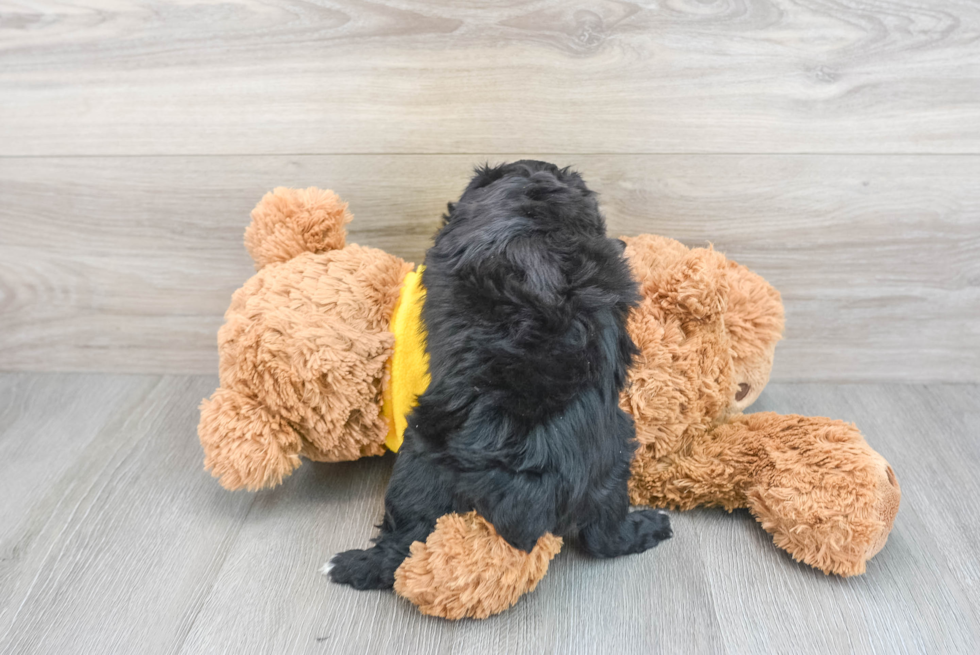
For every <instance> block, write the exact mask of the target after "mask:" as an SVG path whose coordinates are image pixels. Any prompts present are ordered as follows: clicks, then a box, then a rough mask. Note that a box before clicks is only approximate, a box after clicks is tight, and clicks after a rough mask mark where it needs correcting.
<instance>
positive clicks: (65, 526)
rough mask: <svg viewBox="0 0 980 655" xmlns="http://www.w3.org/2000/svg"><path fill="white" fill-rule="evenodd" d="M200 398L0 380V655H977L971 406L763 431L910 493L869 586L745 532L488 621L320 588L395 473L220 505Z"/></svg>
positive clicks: (789, 393) (858, 405)
mask: <svg viewBox="0 0 980 655" xmlns="http://www.w3.org/2000/svg"><path fill="white" fill-rule="evenodd" d="M215 384H216V378H214V377H210V376H132V375H107V374H27V373H13V374H4V375H0V426H2V427H0V430H2V431H0V498H2V499H3V502H2V504H0V653H3V654H4V655H7V654H10V655H22V654H24V653H58V654H59V655H62V654H69V653H85V654H88V653H141V654H151V653H236V654H238V653H415V654H429V653H509V654H516V653H535V654H536V653H544V652H554V653H599V652H602V653H660V652H662V653H682V652H683V653H687V652H691V653H750V652H760V653H761V652H771V653H847V652H850V653H889V654H893V653H964V654H967V653H976V652H977V649H978V648H980V545H978V544H980V517H978V513H977V510H976V498H977V496H978V495H980V477H978V475H977V471H978V470H980V443H978V440H977V435H978V434H980V404H978V401H977V399H978V396H980V388H978V387H977V386H975V385H927V386H922V385H920V386H913V385H826V384H774V385H772V386H771V388H769V389H767V391H766V392H765V394H764V395H763V397H762V398H761V399H760V400H759V402H758V403H757V404H756V407H755V408H754V409H760V410H763V409H764V410H773V411H779V412H800V413H806V414H815V415H820V414H823V415H830V416H835V417H839V418H844V419H848V420H852V421H855V422H857V423H858V424H859V425H861V426H862V427H863V429H864V431H865V433H866V435H867V437H868V439H869V440H870V441H871V443H872V444H873V445H874V446H875V447H876V448H877V449H878V450H879V451H880V452H881V453H882V454H883V455H884V456H885V457H886V458H887V459H888V460H889V461H890V462H891V464H892V465H893V467H894V469H895V470H896V472H897V473H898V476H899V480H900V482H901V484H902V490H903V498H902V508H901V512H900V513H899V515H898V519H897V521H896V523H895V528H894V531H893V532H892V535H891V537H890V539H889V541H888V544H887V546H886V547H885V549H884V550H883V551H882V552H881V553H880V554H879V555H878V556H877V557H876V558H875V559H874V560H872V562H871V564H870V566H869V569H868V572H867V574H865V575H864V576H861V577H858V578H853V579H849V580H844V579H841V578H837V577H827V576H824V575H823V574H821V573H817V572H815V571H814V570H812V569H810V568H808V567H806V566H803V565H800V564H797V563H795V562H793V561H792V560H791V559H790V558H789V557H788V556H786V555H785V554H784V553H782V552H781V551H779V550H777V549H776V548H775V547H774V546H773V545H772V543H771V541H770V539H769V538H768V537H767V535H766V534H765V533H764V532H763V531H762V530H761V529H760V528H759V527H758V526H757V525H756V524H755V522H754V521H753V520H752V518H751V517H750V516H748V515H747V514H745V513H735V514H734V515H728V514H726V513H724V512H723V511H707V510H705V511H694V512H687V513H674V514H673V516H672V518H673V521H674V530H675V536H674V538H673V539H672V540H671V541H669V542H666V543H665V544H663V545H661V546H660V547H658V548H657V549H656V550H654V551H652V552H648V553H646V554H643V555H638V556H633V557H628V558H622V559H617V560H609V561H594V560H590V559H587V558H585V557H583V556H581V555H579V554H577V553H575V552H573V551H571V550H570V549H569V550H566V552H563V553H562V554H560V555H559V556H558V558H557V559H556V560H555V562H554V564H553V565H552V568H551V571H550V572H549V574H548V576H547V577H546V578H545V580H544V581H543V582H542V583H541V585H540V586H539V588H538V590H537V591H536V592H534V593H533V594H532V595H530V596H528V597H526V598H524V599H523V600H521V601H520V603H519V604H518V605H517V606H516V607H514V608H513V609H512V610H511V611H509V612H507V613H506V614H503V615H501V616H499V617H495V618H491V619H489V620H486V621H482V622H481V621H462V622H456V623H452V622H446V621H443V620H440V619H431V618H428V617H424V616H422V615H420V614H419V613H418V612H416V611H415V609H414V608H413V607H411V606H410V605H408V604H407V603H406V602H404V601H402V600H400V599H398V598H397V597H395V596H394V595H393V594H391V593H386V592H355V591H352V590H350V589H348V588H346V587H339V586H336V585H332V584H330V583H329V582H327V581H326V579H325V578H323V577H322V576H320V575H319V574H318V572H317V569H318V568H319V566H320V565H321V564H322V563H323V562H324V561H325V560H326V559H327V558H328V557H329V556H330V555H332V554H333V553H335V552H337V551H339V550H342V549H345V548H349V547H354V546H361V545H365V544H366V543H367V540H368V538H369V537H370V536H371V534H372V527H371V526H372V525H373V524H374V523H376V522H377V521H378V519H379V516H380V512H381V499H382V494H383V490H384V486H385V481H386V479H387V476H388V474H389V471H390V469H391V459H390V458H378V459H372V460H369V461H360V462H356V463H351V464H340V465H327V464H309V463H307V464H305V465H304V466H303V467H302V468H300V469H299V471H297V473H296V474H295V475H294V476H293V477H292V478H290V479H289V480H288V481H287V482H286V483H285V484H284V485H283V486H282V487H280V488H279V489H277V490H274V491H269V492H263V493H258V494H248V493H229V492H226V491H224V490H223V489H221V487H220V486H219V485H218V484H217V483H216V482H215V481H214V480H213V479H212V478H210V477H209V476H208V475H207V474H206V473H205V472H204V471H203V470H202V468H201V457H202V455H201V450H200V446H199V445H198V443H197V439H196V435H195V425H196V421H197V411H196V405H197V403H198V401H199V400H200V399H201V398H202V397H204V396H205V395H207V394H208V393H209V392H210V391H211V390H212V388H213V387H214V386H215Z"/></svg>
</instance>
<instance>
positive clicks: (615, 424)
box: [326, 161, 671, 589]
mask: <svg viewBox="0 0 980 655" xmlns="http://www.w3.org/2000/svg"><path fill="white" fill-rule="evenodd" d="M444 221H445V222H444V225H443V227H442V229H441V230H440V231H439V233H438V234H437V235H436V238H435V243H434V245H433V246H432V248H430V249H429V251H428V253H426V256H425V271H424V272H423V274H422V282H423V285H424V286H425V289H426V297H425V303H424V305H423V308H422V318H423V320H424V322H425V325H426V327H427V329H428V339H427V350H428V353H429V357H430V373H431V376H432V382H431V383H430V385H429V388H428V389H427V390H426V392H425V393H424V394H423V395H422V396H421V397H419V399H418V406H417V407H416V408H415V409H414V410H413V411H412V412H411V414H410V415H409V417H408V428H407V429H406V431H405V441H404V443H403V445H402V447H401V449H400V451H399V453H398V459H397V461H396V462H395V467H394V471H393V473H392V476H391V481H390V483H389V486H388V491H387V494H386V495H385V515H384V521H383V522H382V524H381V534H380V535H379V536H378V537H377V538H376V539H375V540H374V543H375V545H374V547H372V548H369V549H367V550H349V551H347V552H344V553H340V554H339V555H337V556H335V557H334V558H333V559H332V560H331V562H330V563H329V564H328V565H327V567H326V570H328V571H329V574H330V577H331V578H332V579H333V581H334V582H340V583H343V584H349V585H351V586H353V587H356V588H358V589H377V588H389V587H391V586H393V584H394V573H395V569H397V568H398V567H399V565H401V563H402V561H403V560H404V559H405V558H406V557H408V554H409V546H410V545H411V544H412V542H413V541H425V539H426V537H427V536H428V535H429V534H430V533H431V532H432V530H433V529H434V528H435V523H436V519H438V518H439V517H440V516H442V515H444V514H448V513H450V512H459V513H464V512H468V511H470V510H474V509H475V510H476V511H477V512H479V513H480V515H482V516H483V517H484V518H485V519H487V520H488V521H489V522H490V523H491V524H493V526H494V528H496V530H497V532H498V533H499V534H500V535H501V536H502V537H503V538H504V539H506V540H507V541H508V542H509V543H510V544H511V545H513V546H514V547H516V548H520V549H522V550H524V551H530V550H531V549H532V548H533V547H534V545H535V544H536V543H537V540H538V538H539V537H541V536H542V535H543V534H545V533H546V532H551V533H553V534H555V535H560V536H568V535H570V534H574V533H576V532H577V533H578V535H579V539H580V543H581V545H582V546H583V547H584V549H585V550H586V551H587V552H588V553H590V554H592V555H594V556H596V557H615V556H617V555H625V554H627V553H639V552H642V551H644V550H647V549H648V548H651V547H653V546H655V545H656V544H657V543H659V542H660V541H662V540H664V539H666V538H668V537H670V536H671V531H670V523H669V521H668V519H667V516H666V514H664V513H662V512H659V511H654V510H642V511H636V512H632V513H631V512H629V498H628V494H627V487H626V485H627V480H628V479H629V474H630V461H631V460H632V458H633V451H634V449H635V447H636V444H635V441H634V428H633V421H632V419H631V418H630V417H629V415H627V414H626V413H625V412H624V411H623V410H621V409H620V408H619V392H620V390H621V389H622V388H623V385H624V384H625V382H626V373H627V369H628V367H629V365H630V361H631V359H632V357H633V354H634V352H635V346H634V345H633V342H632V340H631V339H630V337H629V334H628V333H627V331H626V318H627V315H628V314H629V311H630V308H631V307H632V306H633V305H634V303H635V302H636V301H637V299H638V294H637V289H636V284H635V283H634V282H633V280H632V278H631V276H630V272H629V268H628V265H627V262H626V261H625V259H624V258H623V256H622V250H623V244H622V242H621V241H618V240H613V239H608V238H606V227H605V221H604V219H603V217H602V215H601V214H600V213H599V209H598V205H597V203H596V197H595V194H594V193H593V192H592V191H590V190H589V189H588V188H587V187H586V186H585V183H584V182H583V181H582V178H581V177H579V175H578V174H577V173H574V172H572V171H569V170H568V169H558V168H557V167H556V166H554V165H552V164H547V163H544V162H537V161H519V162H516V163H513V164H506V165H502V166H498V167H495V168H490V167H486V168H483V169H478V170H477V174H476V176H475V177H474V178H473V181H472V182H471V183H470V185H469V186H468V187H467V188H466V191H465V192H464V193H463V195H462V197H461V198H460V199H459V202H458V203H456V204H455V205H453V204H450V205H449V213H448V214H447V215H446V216H445V217H444Z"/></svg>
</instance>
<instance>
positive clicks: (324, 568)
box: [320, 561, 333, 575]
mask: <svg viewBox="0 0 980 655" xmlns="http://www.w3.org/2000/svg"><path fill="white" fill-rule="evenodd" d="M332 568H333V561H330V562H327V563H326V564H324V565H323V566H322V567H321V568H320V573H322V574H323V575H330V569H332Z"/></svg>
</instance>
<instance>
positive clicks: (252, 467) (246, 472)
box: [197, 387, 302, 491]
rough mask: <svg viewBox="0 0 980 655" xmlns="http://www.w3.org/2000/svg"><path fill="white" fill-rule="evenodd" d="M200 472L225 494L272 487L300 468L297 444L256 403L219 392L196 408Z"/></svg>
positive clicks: (286, 429)
mask: <svg viewBox="0 0 980 655" xmlns="http://www.w3.org/2000/svg"><path fill="white" fill-rule="evenodd" d="M197 433H198V437H200V439H201V445H202V446H203V447H204V467H205V468H206V469H208V470H210V471H211V475H213V476H214V477H216V478H219V481H220V482H221V485H222V486H223V487H225V488H226V489H229V490H235V489H242V488H245V489H248V490H249V491H256V490H258V489H262V488H265V487H274V486H276V485H277V484H280V483H281V482H282V479H283V478H284V477H285V476H287V475H289V474H290V473H292V472H293V471H294V470H295V469H296V468H297V467H298V466H299V465H300V458H299V452H300V449H301V448H302V440H301V439H300V436H299V435H298V434H297V433H296V431H295V430H294V429H293V427H292V426H291V425H290V424H289V422H288V421H286V420H285V419H284V418H282V417H281V416H278V415H277V414H276V413H274V412H272V411H271V410H270V409H269V408H267V407H265V406H264V405H262V404H261V403H259V402H258V401H256V400H255V399H253V398H251V397H249V396H246V395H243V394H240V393H238V392H237V391H234V390H231V389H226V388H223V387H222V388H219V389H218V390H217V391H215V392H214V393H213V394H212V395H211V398H209V399H206V400H204V401H203V402H202V403H201V422H200V423H199V424H198V428H197Z"/></svg>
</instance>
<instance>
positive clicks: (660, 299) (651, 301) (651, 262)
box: [621, 235, 783, 457]
mask: <svg viewBox="0 0 980 655" xmlns="http://www.w3.org/2000/svg"><path fill="white" fill-rule="evenodd" d="M624 241H625V242H626V244H627V245H626V251H625V254H626V256H627V258H628V259H629V262H630V266H631V268H632V270H633V274H634V276H635V277H636V279H637V282H638V284H639V287H640V295H641V298H642V300H641V301H640V304H639V306H638V307H637V308H636V309H635V310H634V311H633V312H632V314H631V315H630V320H629V330H630V334H631V335H632V337H633V340H634V341H635V342H636V344H637V346H638V348H639V350H640V354H639V355H638V357H637V359H636V361H635V362H634V364H633V367H632V369H631V371H630V384H629V385H628V387H627V389H626V390H625V391H624V392H623V396H622V399H621V400H622V405H623V407H624V409H626V410H627V411H629V412H630V413H631V414H632V415H633V417H634V420H635V421H636V429H637V440H638V441H639V442H640V445H641V447H643V448H647V449H650V450H652V452H651V453H650V454H651V455H652V456H654V457H660V456H662V455H664V454H666V453H667V452H671V451H673V450H676V449H677V448H678V447H680V445H681V443H682V442H683V441H684V440H685V439H689V438H693V437H695V436H697V435H699V434H703V433H704V432H705V431H706V430H708V429H709V428H710V427H711V426H712V425H715V424H718V423H720V422H722V421H724V420H726V419H727V418H728V417H730V416H733V415H736V414H738V413H740V412H742V410H744V409H745V408H746V407H748V406H749V405H750V404H752V402H754V401H755V399H756V398H758V397H759V394H760V393H761V392H762V389H763V387H765V385H766V383H767V382H768V380H769V373H770V371H771V369H772V362H773V354H774V352H775V348H776V342H777V341H779V339H780V337H781V335H782V329H783V306H782V302H781V300H780V297H779V293H778V292H777V291H776V290H775V289H773V288H772V287H771V286H770V285H769V284H768V283H767V282H766V281H765V280H763V279H762V278H761V277H760V276H758V275H756V274H755V273H752V272H751V271H749V270H748V269H747V268H745V267H744V266H740V265H739V264H736V263H735V262H732V261H729V260H728V259H726V258H725V257H724V256H723V255H722V254H720V253H718V252H716V251H715V250H713V249H712V248H688V247H686V246H684V245H683V244H682V243H680V242H678V241H675V240H673V239H668V238H666V237H660V236H654V235H641V236H637V237H625V238H624Z"/></svg>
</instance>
